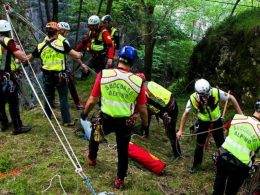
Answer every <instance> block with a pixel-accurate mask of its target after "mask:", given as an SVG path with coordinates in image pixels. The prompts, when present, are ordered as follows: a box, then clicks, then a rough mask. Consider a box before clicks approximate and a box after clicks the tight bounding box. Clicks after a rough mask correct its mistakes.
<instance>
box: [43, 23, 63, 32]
mask: <svg viewBox="0 0 260 195" xmlns="http://www.w3.org/2000/svg"><path fill="white" fill-rule="evenodd" d="M45 28H47V29H48V28H50V29H53V30H56V31H59V30H60V28H59V27H58V24H57V22H49V23H47V24H46V26H45Z"/></svg>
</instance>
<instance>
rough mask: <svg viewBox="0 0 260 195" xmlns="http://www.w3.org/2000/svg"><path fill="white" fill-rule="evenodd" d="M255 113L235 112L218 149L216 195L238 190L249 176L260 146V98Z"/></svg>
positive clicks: (229, 194)
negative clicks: (223, 140) (243, 113)
mask: <svg viewBox="0 0 260 195" xmlns="http://www.w3.org/2000/svg"><path fill="white" fill-rule="evenodd" d="M254 110H255V111H254V114H253V115H251V116H244V115H239V114H236V115H235V116H234V118H233V120H232V121H231V126H230V128H229V132H228V136H227V137H226V139H225V142H224V143H223V144H222V146H221V147H220V149H219V156H218V157H217V161H216V165H217V173H216V178H215V183H214V192H213V194H214V195H221V194H224V191H225V194H228V195H231V194H237V192H238V190H239V188H240V187H241V185H242V184H243V182H244V181H245V179H246V178H247V177H248V176H249V170H250V168H252V164H253V161H254V156H255V155H254V154H255V152H256V151H258V150H259V148H260V100H257V101H256V103H255V109H254Z"/></svg>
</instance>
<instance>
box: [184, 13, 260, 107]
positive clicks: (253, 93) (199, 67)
mask: <svg viewBox="0 0 260 195" xmlns="http://www.w3.org/2000/svg"><path fill="white" fill-rule="evenodd" d="M259 54H260V9H254V10H251V11H246V12H243V13H241V14H239V15H237V16H234V17H230V18H228V19H226V20H225V21H223V22H222V23H221V24H220V25H219V26H217V27H213V28H210V29H209V30H208V32H207V33H206V36H205V37H204V38H203V39H202V40H201V41H200V42H199V43H198V45H197V46H196V47H195V48H194V51H193V54H192V56H191V58H190V62H189V65H188V70H189V71H188V72H189V74H188V78H189V81H192V80H194V79H196V78H201V77H203V78H205V79H207V80H209V81H210V83H211V84H212V86H218V87H220V88H221V89H223V90H225V91H227V90H230V91H231V93H233V94H234V95H235V97H236V98H237V99H238V100H239V103H241V104H244V105H250V106H251V105H252V104H253V102H254V101H255V100H256V99H257V98H259V97H260V89H259V86H260V79H259V75H260V55H259Z"/></svg>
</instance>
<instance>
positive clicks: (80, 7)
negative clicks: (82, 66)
mask: <svg viewBox="0 0 260 195" xmlns="http://www.w3.org/2000/svg"><path fill="white" fill-rule="evenodd" d="M82 4H83V0H80V2H79V15H78V22H77V30H76V31H77V33H76V39H75V45H76V44H77V42H78V39H79V28H80V21H81V12H82ZM72 70H73V72H74V71H75V62H74V61H73V68H72Z"/></svg>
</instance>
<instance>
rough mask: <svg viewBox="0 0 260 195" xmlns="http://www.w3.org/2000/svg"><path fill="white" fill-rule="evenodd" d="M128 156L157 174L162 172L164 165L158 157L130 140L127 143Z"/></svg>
mask: <svg viewBox="0 0 260 195" xmlns="http://www.w3.org/2000/svg"><path fill="white" fill-rule="evenodd" d="M128 156H129V157H130V158H131V159H132V160H134V161H137V162H138V163H140V164H141V165H143V166H144V167H145V168H147V169H148V170H150V171H152V172H153V173H156V174H158V175H161V174H162V171H163V169H164V167H165V166H166V164H165V163H164V162H162V161H161V160H160V159H158V158H157V157H155V156H154V155H152V154H151V153H149V152H147V151H146V150H144V149H142V148H141V147H139V146H137V145H136V144H134V143H132V142H130V143H129V147H128Z"/></svg>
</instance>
